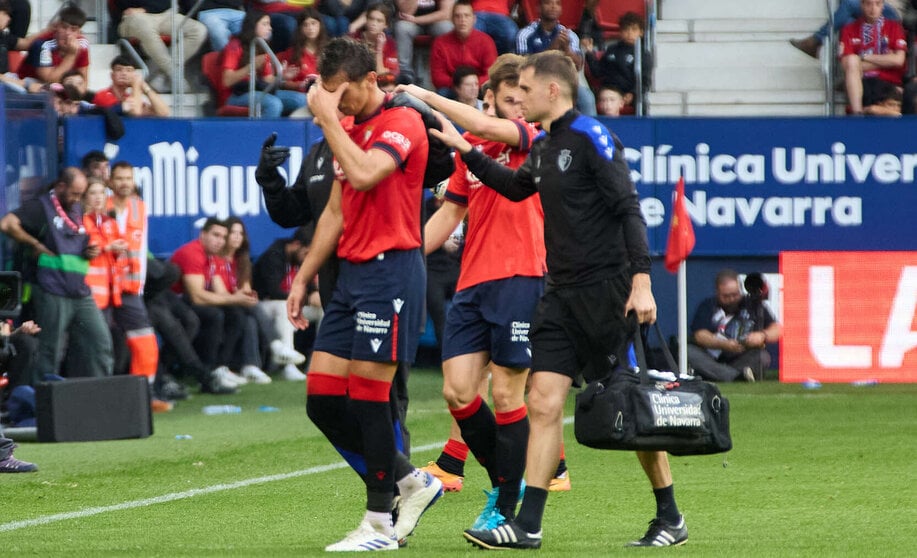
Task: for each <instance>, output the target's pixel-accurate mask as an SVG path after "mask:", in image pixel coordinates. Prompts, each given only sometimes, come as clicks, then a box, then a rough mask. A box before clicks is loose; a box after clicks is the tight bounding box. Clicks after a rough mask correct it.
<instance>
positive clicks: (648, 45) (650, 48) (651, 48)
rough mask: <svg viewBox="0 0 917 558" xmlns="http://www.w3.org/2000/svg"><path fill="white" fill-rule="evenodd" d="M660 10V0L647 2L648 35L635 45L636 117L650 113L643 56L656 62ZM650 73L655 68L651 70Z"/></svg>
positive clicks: (638, 40)
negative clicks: (644, 77) (657, 22)
mask: <svg viewBox="0 0 917 558" xmlns="http://www.w3.org/2000/svg"><path fill="white" fill-rule="evenodd" d="M658 10H659V0H647V1H646V33H644V37H643V38H642V39H641V38H638V39H637V43H636V44H635V45H634V81H635V82H636V83H635V87H634V113H635V114H636V116H646V115H647V113H648V112H649V99H648V98H647V95H646V93H647V92H646V91H644V90H643V56H644V54H649V55H650V56H651V58H652V60H654V61H655V60H656V14H657V13H658ZM649 71H650V72H652V71H653V68H650V69H649Z"/></svg>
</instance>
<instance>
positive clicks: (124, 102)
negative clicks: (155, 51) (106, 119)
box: [92, 54, 171, 116]
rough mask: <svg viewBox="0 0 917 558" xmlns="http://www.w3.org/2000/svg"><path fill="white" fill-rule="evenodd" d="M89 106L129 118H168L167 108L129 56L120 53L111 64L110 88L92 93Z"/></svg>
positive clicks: (168, 111)
mask: <svg viewBox="0 0 917 558" xmlns="http://www.w3.org/2000/svg"><path fill="white" fill-rule="evenodd" d="M92 102H93V104H95V105H96V106H100V107H104V108H112V107H114V108H116V109H119V110H120V112H121V114H125V115H129V116H169V114H170V113H171V111H170V110H169V105H167V104H166V102H165V101H164V100H163V98H162V97H160V96H159V93H157V92H156V90H155V89H153V88H152V87H150V86H149V85H148V84H147V83H146V81H144V79H143V73H142V72H138V71H137V67H136V66H135V65H134V61H133V60H131V58H130V57H129V56H125V55H123V54H120V55H118V56H115V57H114V58H113V59H112V61H111V85H110V86H109V87H107V88H105V89H103V90H101V91H99V92H97V93H96V94H95V96H94V97H93V99H92Z"/></svg>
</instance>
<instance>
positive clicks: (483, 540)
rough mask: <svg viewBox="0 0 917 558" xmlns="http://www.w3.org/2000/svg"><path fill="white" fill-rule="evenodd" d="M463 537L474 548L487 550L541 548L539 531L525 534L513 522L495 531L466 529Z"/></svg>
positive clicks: (509, 521) (510, 521) (508, 522)
mask: <svg viewBox="0 0 917 558" xmlns="http://www.w3.org/2000/svg"><path fill="white" fill-rule="evenodd" d="M463 535H464V537H465V539H467V540H468V542H470V543H471V544H473V545H474V546H476V547H478V548H486V549H487V550H500V549H504V548H523V549H536V548H541V531H538V532H537V533H527V532H525V531H524V530H523V529H522V527H519V526H518V525H516V523H515V522H514V521H513V520H508V521H507V522H506V523H504V524H503V525H500V526H499V527H497V528H496V529H467V530H466V531H465V532H464V533H463Z"/></svg>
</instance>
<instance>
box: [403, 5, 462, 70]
mask: <svg viewBox="0 0 917 558" xmlns="http://www.w3.org/2000/svg"><path fill="white" fill-rule="evenodd" d="M453 2H454V0H395V8H396V9H397V10H398V14H397V17H396V18H395V41H397V43H398V65H399V66H400V67H401V76H400V79H399V81H400V82H403V83H413V82H414V81H415V79H417V77H418V76H415V75H414V39H415V38H416V37H417V36H418V35H421V34H425V35H432V36H434V37H439V36H440V35H443V34H445V33H448V32H449V31H452V22H451V21H449V18H451V17H452V4H453Z"/></svg>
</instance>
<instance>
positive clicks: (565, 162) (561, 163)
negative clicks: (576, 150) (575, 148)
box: [557, 149, 573, 172]
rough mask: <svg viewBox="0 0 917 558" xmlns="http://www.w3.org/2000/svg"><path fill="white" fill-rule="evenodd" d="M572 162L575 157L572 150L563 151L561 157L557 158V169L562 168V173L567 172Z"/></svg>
mask: <svg viewBox="0 0 917 558" xmlns="http://www.w3.org/2000/svg"><path fill="white" fill-rule="evenodd" d="M572 162H573V156H572V155H571V154H570V150H569V149H561V150H560V155H558V156H557V167H558V168H560V172H567V169H569V168H570V163H572Z"/></svg>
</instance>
